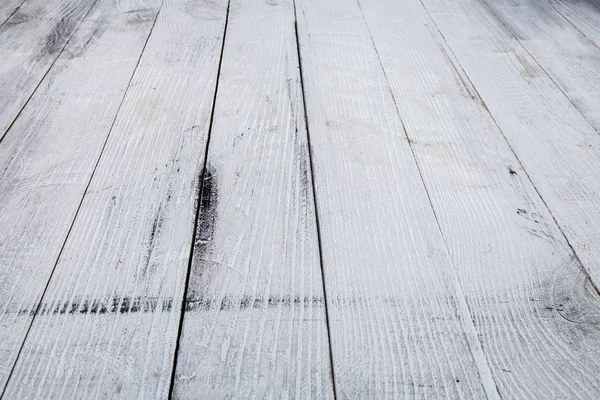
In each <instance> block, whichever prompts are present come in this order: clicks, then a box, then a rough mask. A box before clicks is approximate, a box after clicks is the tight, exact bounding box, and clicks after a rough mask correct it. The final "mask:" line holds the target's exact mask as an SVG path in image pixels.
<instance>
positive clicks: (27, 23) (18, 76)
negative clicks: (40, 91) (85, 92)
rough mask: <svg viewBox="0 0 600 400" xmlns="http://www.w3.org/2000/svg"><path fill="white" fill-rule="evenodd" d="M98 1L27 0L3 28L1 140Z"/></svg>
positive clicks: (0, 32)
mask: <svg viewBox="0 0 600 400" xmlns="http://www.w3.org/2000/svg"><path fill="white" fill-rule="evenodd" d="M95 1H97V0H52V1H48V0H28V1H26V2H25V3H23V4H22V5H21V7H19V9H17V11H16V12H15V13H13V14H12V15H11V16H10V18H9V19H8V20H7V21H6V22H5V23H4V24H3V25H2V26H0V54H1V55H2V62H0V94H1V95H0V140H1V139H2V137H3V136H4V134H5V133H6V130H7V129H8V128H9V126H10V124H11V123H12V122H13V121H14V119H15V118H16V117H17V115H18V114H19V111H20V110H21V108H22V107H23V106H24V105H25V103H26V102H27V100H28V99H29V98H30V96H31V94H32V93H33V92H34V91H35V88H36V87H37V86H38V84H39V83H40V81H41V80H42V78H43V77H44V75H45V74H46V73H47V72H48V70H49V69H50V67H51V66H52V64H53V63H54V62H55V60H56V58H57V57H58V55H59V54H60V52H61V50H62V49H63V47H64V46H65V44H66V43H67V41H68V40H69V38H70V37H71V35H72V34H73V32H74V31H75V29H76V28H77V26H78V25H79V23H80V22H81V20H82V19H83V18H84V16H85V15H86V14H87V12H88V11H89V10H90V8H91V7H92V5H93V4H94V2H95Z"/></svg>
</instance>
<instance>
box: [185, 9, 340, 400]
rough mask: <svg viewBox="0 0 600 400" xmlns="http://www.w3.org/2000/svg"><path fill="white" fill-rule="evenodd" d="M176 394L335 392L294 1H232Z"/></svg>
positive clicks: (329, 394)
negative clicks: (299, 66) (299, 68)
mask: <svg viewBox="0 0 600 400" xmlns="http://www.w3.org/2000/svg"><path fill="white" fill-rule="evenodd" d="M201 204H202V209H201V210H200V221H199V225H198V230H197V233H196V248H195V250H194V259H193V264H192V267H191V276H190V280H189V288H188V295H187V300H186V313H185V315H184V324H183V331H182V336H181V342H180V345H179V354H178V358H177V369H176V374H175V383H174V397H175V398H178V399H188V398H189V399H194V398H197V397H198V393H202V394H203V396H205V397H206V398H319V399H322V398H332V397H333V381H332V379H331V368H330V360H329V345H328V338H327V325H326V314H325V300H324V296H323V284H322V276H321V270H320V264H319V248H318V240H317V229H316V219H315V210H314V204H313V193H312V182H311V177H310V165H309V158H308V146H307V140H306V126H305V119H304V111H303V103H302V91H301V86H300V75H299V72H298V55H297V48H296V36H295V31H294V8H293V3H292V0H278V1H268V2H267V1H264V0H233V1H232V2H231V5H230V14H229V21H228V25H227V35H226V39H225V47H224V50H223V60H222V66H221V73H220V78H219V86H218V94H217V99H216V105H215V113H214V120H213V126H212V131H211V139H210V144H209V151H208V159H207V175H206V176H205V181H204V185H203V191H202V197H201Z"/></svg>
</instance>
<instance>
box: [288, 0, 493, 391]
mask: <svg viewBox="0 0 600 400" xmlns="http://www.w3.org/2000/svg"><path fill="white" fill-rule="evenodd" d="M297 18H298V34H299V44H300V48H299V51H300V59H301V67H302V77H303V83H304V89H305V97H306V108H307V118H308V129H309V138H310V149H311V153H312V157H313V166H314V181H315V193H316V205H317V215H318V218H319V226H320V233H321V243H322V258H323V269H324V275H325V289H326V295H327V307H328V313H329V326H330V334H331V351H332V358H333V369H334V378H335V384H336V393H337V396H338V397H340V398H376V399H379V398H422V399H432V398H459V397H463V398H485V397H490V398H494V397H497V392H496V390H495V388H494V384H493V381H492V380H491V375H490V373H489V366H488V365H487V364H486V360H485V359H484V357H483V354H482V352H481V348H480V346H479V344H478V342H477V339H476V337H475V334H474V328H473V326H472V317H471V316H470V314H469V310H468V308H467V306H466V304H465V299H464V296H463V294H462V292H461V290H460V287H459V286H458V282H457V279H456V276H455V274H454V271H453V268H452V263H451V260H450V258H449V256H448V253H447V251H446V248H445V245H444V242H443V238H442V236H441V233H440V231H439V228H438V226H437V223H436V218H435V215H434V213H433V211H432V208H431V205H430V202H429V200H428V196H427V193H426V191H425V188H424V186H423V182H422V180H421V177H420V174H419V171H418V169H417V165H416V164H415V159H414V157H413V154H412V151H411V148H410V146H409V143H408V141H407V138H406V135H405V132H404V129H403V126H402V123H401V121H400V119H399V116H398V112H397V110H396V108H395V105H394V101H393V98H392V96H391V94H390V88H389V86H388V84H387V82H386V79H385V76H384V73H383V70H382V69H381V65H380V63H379V60H378V57H377V53H376V51H375V48H374V47H373V44H372V41H371V37H370V36H369V33H368V30H367V27H366V25H365V21H364V19H363V18H362V15H361V11H360V9H359V7H358V4H357V3H356V2H348V1H345V0H332V1H328V2H321V1H318V0H298V1H297Z"/></svg>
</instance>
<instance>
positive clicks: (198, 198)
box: [169, 0, 231, 399]
mask: <svg viewBox="0 0 600 400" xmlns="http://www.w3.org/2000/svg"><path fill="white" fill-rule="evenodd" d="M230 7H231V0H227V11H225V26H224V27H223V39H222V41H221V53H220V55H219V66H218V67H217V77H216V79H215V90H214V94H213V99H212V108H211V111H210V120H209V123H208V133H207V136H206V146H205V147H204V163H203V165H202V173H201V174H200V182H199V185H198V195H197V196H196V213H195V214H196V216H195V219H194V230H193V232H192V240H191V243H190V253H189V259H188V266H187V274H186V277H185V286H184V288H183V297H182V299H181V312H180V317H179V328H178V330H177V338H176V340H175V352H174V355H173V366H172V369H171V382H170V383H169V399H172V398H173V390H174V388H175V373H176V369H177V358H178V356H179V343H180V341H181V332H182V331H183V319H184V318H185V305H186V300H187V295H188V289H189V285H190V275H191V270H192V263H193V260H194V248H195V247H196V246H195V242H196V233H197V231H198V219H199V217H200V209H201V207H200V205H201V204H202V192H203V189H204V179H205V178H206V164H207V160H208V149H209V147H210V137H211V134H212V129H213V121H214V117H215V105H216V103H217V93H218V91H219V78H220V77H221V65H222V63H223V50H224V49H225V40H226V39H227V25H228V24H229V9H230Z"/></svg>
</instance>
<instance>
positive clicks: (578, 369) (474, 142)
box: [360, 0, 600, 399]
mask: <svg viewBox="0 0 600 400" xmlns="http://www.w3.org/2000/svg"><path fill="white" fill-rule="evenodd" d="M360 4H361V6H362V9H363V10H364V14H365V18H366V20H367V22H368V24H369V26H370V31H371V33H372V35H373V40H374V43H375V45H376V47H377V49H378V54H379V55H380V57H381V61H382V64H383V66H384V70H385V72H386V74H387V77H388V78H389V82H390V86H391V89H392V92H393V94H394V98H395V99H396V104H397V107H398V110H399V112H400V115H401V117H402V120H403V121H404V123H405V126H406V130H407V135H408V137H409V138H410V143H411V146H412V148H413V151H414V152H415V155H416V157H417V161H418V164H419V166H420V170H421V171H422V174H423V178H424V180H425V184H426V186H427V188H428V192H429V194H430V196H431V199H432V203H433V206H434V209H435V211H436V215H437V216H438V221H439V224H440V227H441V230H442V233H443V235H444V239H445V243H446V245H447V247H448V250H449V253H450V255H451V257H452V261H453V265H454V267H455V269H456V271H457V275H458V277H459V279H460V282H461V284H462V287H463V290H464V293H465V296H466V300H467V303H468V306H469V309H470V310H471V312H472V315H473V319H474V323H475V327H476V329H477V331H478V336H479V340H480V341H481V343H482V348H483V349H484V352H485V356H486V358H487V359H488V360H489V363H490V366H491V370H492V373H493V378H494V381H495V382H496V383H497V386H498V390H499V393H500V395H501V396H502V398H503V399H511V398H515V399H516V398H544V399H550V398H556V399H564V398H588V399H594V398H597V396H598V393H600V376H598V374H597V373H596V372H597V371H598V370H599V368H600V331H598V330H597V329H594V325H597V324H598V323H600V312H598V310H599V309H600V297H599V296H598V294H597V293H595V291H594V289H593V288H592V286H591V285H590V282H589V279H587V276H586V274H585V273H583V269H582V266H581V264H580V263H579V262H578V261H577V260H576V259H575V258H574V256H573V253H572V251H571V249H570V247H569V246H568V243H567V242H566V240H565V238H564V237H563V235H562V233H561V232H560V230H559V229H558V227H557V225H556V224H555V222H554V220H553V219H552V216H551V215H550V214H549V212H548V210H547V208H546V206H545V205H544V203H543V201H542V199H541V198H540V197H539V195H538V194H537V192H536V190H535V187H534V186H533V185H532V183H531V181H530V180H529V178H528V177H527V174H526V172H525V171H524V170H523V169H522V167H521V165H520V164H519V161H518V159H517V158H516V156H515V155H514V153H513V152H512V150H511V149H510V147H509V145H508V143H507V142H506V140H505V139H504V137H503V136H502V132H500V130H499V129H498V127H497V126H496V124H495V122H494V120H493V118H492V117H491V116H490V114H489V113H488V111H487V109H486V108H485V106H484V105H483V103H482V102H481V99H480V98H479V96H478V95H477V92H476V90H475V89H474V88H473V86H472V85H471V84H470V83H469V80H468V78H467V77H466V76H465V74H464V72H463V71H462V70H461V69H460V67H458V66H457V63H456V60H455V59H454V58H453V57H452V55H451V53H450V51H449V50H448V48H447V45H446V43H445V42H444V40H443V38H442V37H441V35H440V34H439V32H438V31H437V29H436V28H435V25H434V24H433V23H432V21H431V19H430V17H429V15H427V13H426V11H425V9H423V7H422V4H421V3H420V2H419V1H418V0H406V1H403V2H401V3H400V2H394V1H389V0H360ZM525 355H526V356H525Z"/></svg>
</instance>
